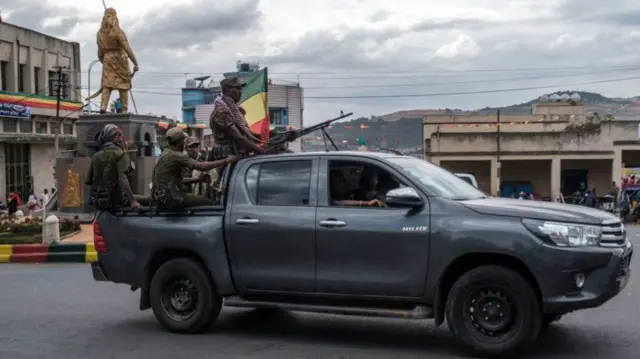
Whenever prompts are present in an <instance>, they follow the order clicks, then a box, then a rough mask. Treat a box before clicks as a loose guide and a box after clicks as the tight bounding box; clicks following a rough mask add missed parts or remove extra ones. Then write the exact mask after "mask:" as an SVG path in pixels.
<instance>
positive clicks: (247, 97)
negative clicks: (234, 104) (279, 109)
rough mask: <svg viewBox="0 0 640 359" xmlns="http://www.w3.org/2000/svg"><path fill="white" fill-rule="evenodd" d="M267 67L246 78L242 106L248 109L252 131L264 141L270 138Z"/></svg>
mask: <svg viewBox="0 0 640 359" xmlns="http://www.w3.org/2000/svg"><path fill="white" fill-rule="evenodd" d="M267 89H268V77H267V68H266V67H265V68H264V69H262V70H260V71H258V72H257V73H256V74H255V75H253V76H252V77H250V78H248V79H246V80H245V85H244V87H243V88H242V98H241V99H240V106H242V108H244V110H245V111H246V114H245V118H246V120H247V123H248V124H249V128H250V129H251V132H253V133H255V134H256V135H258V136H260V139H261V140H263V141H268V140H269V102H268V96H267Z"/></svg>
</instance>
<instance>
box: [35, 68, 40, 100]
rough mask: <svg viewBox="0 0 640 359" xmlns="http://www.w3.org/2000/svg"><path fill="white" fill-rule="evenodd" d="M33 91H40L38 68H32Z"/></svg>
mask: <svg viewBox="0 0 640 359" xmlns="http://www.w3.org/2000/svg"><path fill="white" fill-rule="evenodd" d="M33 86H34V88H33V92H34V93H37V94H39V93H40V68H39V67H34V68H33Z"/></svg>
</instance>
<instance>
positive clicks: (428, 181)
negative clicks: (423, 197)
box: [389, 157, 486, 200]
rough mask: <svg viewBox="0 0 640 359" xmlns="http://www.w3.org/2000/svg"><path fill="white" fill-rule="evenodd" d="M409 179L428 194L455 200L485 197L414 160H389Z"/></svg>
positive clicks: (442, 172) (468, 185)
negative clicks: (419, 185)
mask: <svg viewBox="0 0 640 359" xmlns="http://www.w3.org/2000/svg"><path fill="white" fill-rule="evenodd" d="M389 162H391V163H393V164H395V165H397V167H398V168H399V169H400V170H401V171H402V172H404V173H405V174H406V175H407V176H408V177H409V178H411V179H413V180H415V181H416V182H419V183H420V184H422V185H423V188H424V189H425V190H426V191H427V193H428V194H430V195H433V196H438V197H444V198H449V199H455V200H466V199H475V198H484V197H486V195H485V193H484V192H482V191H480V190H479V189H477V188H475V187H474V186H472V185H470V184H469V183H467V182H465V181H464V180H463V179H461V178H460V177H458V176H456V175H454V174H453V173H451V172H449V171H447V170H445V169H443V168H440V167H438V166H436V165H434V164H432V163H429V162H426V161H422V160H419V159H416V158H408V157H401V158H390V159H389Z"/></svg>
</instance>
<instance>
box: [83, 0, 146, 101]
mask: <svg viewBox="0 0 640 359" xmlns="http://www.w3.org/2000/svg"><path fill="white" fill-rule="evenodd" d="M97 42H98V60H100V62H101V63H102V79H101V80H100V89H99V90H98V91H97V92H96V93H94V94H93V95H91V96H89V97H87V99H86V100H87V101H88V100H90V99H92V98H94V97H97V96H98V94H102V98H101V100H100V113H106V112H107V106H108V105H109V99H110V97H111V92H112V91H113V90H118V92H119V93H120V103H121V104H122V112H123V113H128V112H129V90H131V78H132V77H133V75H134V74H135V73H136V72H137V71H138V70H139V69H138V60H136V56H135V55H134V54H133V51H132V50H131V47H130V46H129V40H127V35H125V33H124V31H122V29H121V28H120V23H119V21H118V15H117V14H116V10H115V9H114V8H108V9H106V10H105V11H104V17H103V18H102V24H101V25H100V30H98V35H97ZM129 60H131V62H133V72H130V70H129Z"/></svg>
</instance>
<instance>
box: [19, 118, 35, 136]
mask: <svg viewBox="0 0 640 359" xmlns="http://www.w3.org/2000/svg"><path fill="white" fill-rule="evenodd" d="M20 132H21V133H32V132H33V128H32V127H31V120H22V121H20Z"/></svg>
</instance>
